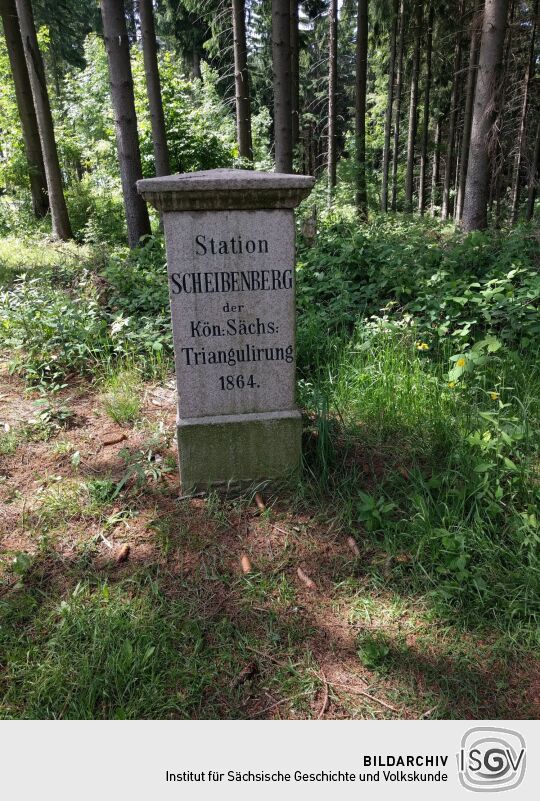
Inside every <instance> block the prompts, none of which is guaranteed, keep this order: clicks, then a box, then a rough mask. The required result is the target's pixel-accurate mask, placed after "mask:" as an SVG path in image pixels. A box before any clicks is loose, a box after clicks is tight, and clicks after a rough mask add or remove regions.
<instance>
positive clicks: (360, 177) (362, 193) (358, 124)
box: [355, 0, 369, 220]
mask: <svg viewBox="0 0 540 801" xmlns="http://www.w3.org/2000/svg"><path fill="white" fill-rule="evenodd" d="M368 5H369V0H358V15H357V25H356V105H355V136H356V210H357V212H358V215H359V217H360V219H362V220H367V216H368V199H367V187H366V96H367V51H368Z"/></svg>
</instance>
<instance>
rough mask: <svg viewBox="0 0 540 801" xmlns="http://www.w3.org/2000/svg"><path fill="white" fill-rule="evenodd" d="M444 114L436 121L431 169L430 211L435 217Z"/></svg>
mask: <svg viewBox="0 0 540 801" xmlns="http://www.w3.org/2000/svg"><path fill="white" fill-rule="evenodd" d="M441 123H442V115H439V116H438V117H437V121H436V123H435V141H434V142H433V166H432V170H431V207H430V213H431V216H432V217H435V206H436V205H437V200H438V194H439V183H440V175H441V139H442V124H441Z"/></svg>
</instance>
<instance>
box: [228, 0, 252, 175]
mask: <svg viewBox="0 0 540 801" xmlns="http://www.w3.org/2000/svg"><path fill="white" fill-rule="evenodd" d="M232 16H233V41H234V45H233V46H234V86H235V97H236V138H237V141H238V155H239V156H240V158H242V159H246V160H247V161H253V146H252V143H251V101H250V97H249V73H248V63H247V45H246V7H245V3H244V0H232Z"/></svg>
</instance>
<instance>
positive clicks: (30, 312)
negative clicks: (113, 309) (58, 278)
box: [0, 273, 110, 384]
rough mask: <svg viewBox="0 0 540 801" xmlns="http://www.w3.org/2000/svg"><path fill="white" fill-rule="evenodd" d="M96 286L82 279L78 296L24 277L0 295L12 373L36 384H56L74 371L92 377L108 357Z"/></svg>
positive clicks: (2, 335) (0, 331) (1, 327)
mask: <svg viewBox="0 0 540 801" xmlns="http://www.w3.org/2000/svg"><path fill="white" fill-rule="evenodd" d="M106 335H107V323H106V321H105V319H104V318H103V315H102V314H101V311H100V306H99V302H98V298H97V293H96V289H95V285H94V283H93V281H92V278H91V276H90V275H88V274H87V273H83V274H82V275H81V276H80V279H79V282H78V286H77V296H74V295H73V294H72V293H71V292H70V291H69V290H68V289H67V288H62V287H57V286H54V285H53V284H52V283H49V281H47V280H46V278H45V276H44V275H42V276H40V277H39V278H31V277H28V276H26V275H23V276H22V277H21V278H20V279H18V280H17V282H16V283H15V285H14V287H13V288H12V289H11V290H10V291H9V292H3V293H2V294H1V295H0V342H1V344H2V347H3V348H6V349H8V350H9V351H10V353H11V369H12V370H18V369H21V368H22V369H23V370H24V373H25V375H26V377H27V379H28V380H29V381H30V382H31V383H33V384H40V383H44V384H57V383H58V382H61V381H62V380H63V379H64V378H65V377H66V376H67V375H69V374H70V373H72V372H74V371H78V372H80V373H89V372H91V371H92V369H93V368H95V366H96V365H97V364H98V363H100V362H101V361H102V360H103V357H104V355H105V356H106V354H107V352H108V351H110V345H108V343H107V336H106Z"/></svg>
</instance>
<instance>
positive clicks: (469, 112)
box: [456, 0, 480, 222]
mask: <svg viewBox="0 0 540 801" xmlns="http://www.w3.org/2000/svg"><path fill="white" fill-rule="evenodd" d="M479 12H480V0H475V1H474V7H473V19H472V22H471V42H470V47H469V67H468V70H467V86H466V88H465V109H464V111H463V135H462V139H461V160H460V164H459V179H458V190H457V201H456V204H457V207H456V221H457V222H460V221H461V218H462V216H463V203H464V202H465V184H466V181H467V167H468V164H469V147H470V144H471V129H472V119H473V105H474V90H475V88H476V73H477V70H478V53H479V45H480V29H479Z"/></svg>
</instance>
